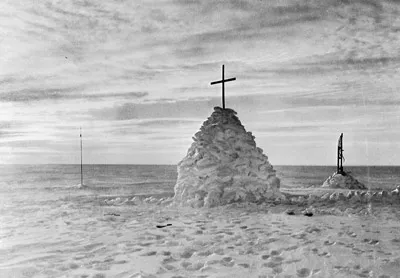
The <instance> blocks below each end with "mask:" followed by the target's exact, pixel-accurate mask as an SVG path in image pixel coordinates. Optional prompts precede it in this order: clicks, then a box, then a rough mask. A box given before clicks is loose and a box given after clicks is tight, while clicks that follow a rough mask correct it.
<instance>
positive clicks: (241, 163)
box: [174, 107, 282, 207]
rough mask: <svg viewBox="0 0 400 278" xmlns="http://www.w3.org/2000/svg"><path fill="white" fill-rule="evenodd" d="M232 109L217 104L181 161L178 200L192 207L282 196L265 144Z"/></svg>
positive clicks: (175, 197)
mask: <svg viewBox="0 0 400 278" xmlns="http://www.w3.org/2000/svg"><path fill="white" fill-rule="evenodd" d="M254 138H255V137H254V136H253V135H252V134H251V132H246V129H245V128H244V127H243V125H242V124H241V122H240V120H239V119H238V117H237V116H236V112H235V111H234V110H232V109H222V108H220V107H215V108H214V112H213V113H212V115H211V116H210V117H209V118H208V119H207V121H205V122H204V123H203V126H202V127H201V128H200V131H199V132H197V133H196V134H195V136H194V137H193V140H194V142H193V143H192V145H191V147H190V148H189V150H188V153H187V155H186V157H185V158H184V159H183V160H182V161H181V162H180V163H179V164H178V179H177V183H176V185H175V196H174V200H175V202H176V203H180V204H182V205H189V206H192V207H203V206H205V207H214V206H219V205H224V204H228V203H234V202H241V201H248V202H249V201H250V202H261V201H265V200H267V199H272V198H273V199H275V198H280V197H282V195H281V193H280V191H279V186H280V181H279V179H278V178H277V177H276V175H275V170H274V169H273V167H272V165H271V164H270V163H269V162H268V157H267V156H266V155H264V154H263V150H262V149H260V148H257V146H256V143H255V141H254Z"/></svg>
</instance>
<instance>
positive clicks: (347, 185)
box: [322, 171, 367, 190]
mask: <svg viewBox="0 0 400 278" xmlns="http://www.w3.org/2000/svg"><path fill="white" fill-rule="evenodd" d="M322 187H329V188H339V189H360V190H366V189H367V187H366V186H365V185H364V184H363V183H361V182H359V181H358V180H356V179H355V178H354V177H353V176H351V175H350V174H348V173H346V172H344V171H343V172H341V173H338V172H335V173H334V174H333V175H332V176H330V177H328V178H327V179H326V181H325V182H324V183H323V184H322Z"/></svg>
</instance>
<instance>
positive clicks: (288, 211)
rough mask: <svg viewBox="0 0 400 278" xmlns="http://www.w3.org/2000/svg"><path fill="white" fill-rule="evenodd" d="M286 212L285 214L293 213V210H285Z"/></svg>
mask: <svg viewBox="0 0 400 278" xmlns="http://www.w3.org/2000/svg"><path fill="white" fill-rule="evenodd" d="M286 214H287V215H295V213H294V210H291V209H289V210H287V211H286Z"/></svg>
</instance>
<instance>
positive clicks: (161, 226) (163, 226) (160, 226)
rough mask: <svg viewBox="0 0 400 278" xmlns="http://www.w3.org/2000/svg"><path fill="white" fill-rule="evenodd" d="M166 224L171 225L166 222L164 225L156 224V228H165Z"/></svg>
mask: <svg viewBox="0 0 400 278" xmlns="http://www.w3.org/2000/svg"><path fill="white" fill-rule="evenodd" d="M167 226H172V224H169V223H168V224H166V225H156V227H157V228H165V227H167Z"/></svg>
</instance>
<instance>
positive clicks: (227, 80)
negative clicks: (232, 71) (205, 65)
mask: <svg viewBox="0 0 400 278" xmlns="http://www.w3.org/2000/svg"><path fill="white" fill-rule="evenodd" d="M234 80H236V77H233V78H229V79H224V80H218V81H213V82H211V85H214V84H219V83H224V82H229V81H234Z"/></svg>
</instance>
